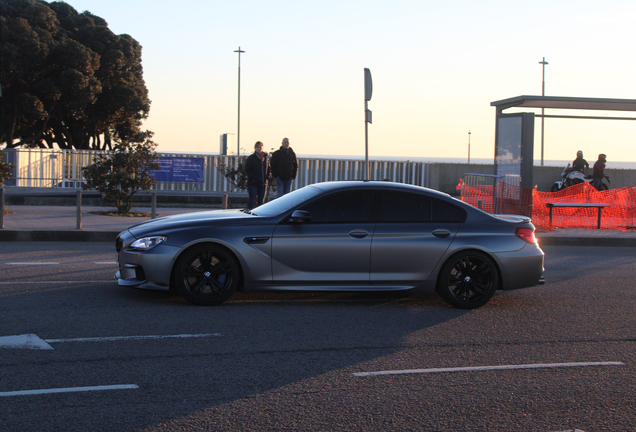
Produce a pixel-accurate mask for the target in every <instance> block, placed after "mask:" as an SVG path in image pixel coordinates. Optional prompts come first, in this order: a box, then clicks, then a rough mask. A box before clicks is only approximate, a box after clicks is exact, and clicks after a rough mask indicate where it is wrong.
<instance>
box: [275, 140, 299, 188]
mask: <svg viewBox="0 0 636 432" xmlns="http://www.w3.org/2000/svg"><path fill="white" fill-rule="evenodd" d="M297 173H298V160H297V159H296V153H294V150H292V148H291V147H290V146H289V139H288V138H283V142H282V145H281V146H280V148H279V149H278V150H276V151H275V152H274V154H273V155H272V177H274V178H275V179H276V191H277V192H276V193H277V196H278V197H281V196H283V195H285V194H286V193H289V192H291V190H292V182H293V181H294V179H295V178H296V174H297Z"/></svg>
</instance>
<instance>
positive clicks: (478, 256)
mask: <svg viewBox="0 0 636 432" xmlns="http://www.w3.org/2000/svg"><path fill="white" fill-rule="evenodd" d="M498 282H499V277H498V274H497V267H496V265H495V263H494V262H493V260H492V259H491V258H490V257H488V256H487V255H486V254H484V253H482V252H479V251H467V252H461V253H459V254H458V255H455V256H453V257H452V258H451V259H450V260H448V261H447V262H446V264H444V267H442V270H441V272H440V275H439V278H438V281H437V292H438V293H439V295H440V296H441V297H442V299H444V301H446V302H447V303H449V304H451V305H453V306H455V307H458V308H460V309H475V308H478V307H481V306H483V305H485V304H486V303H488V302H489V301H490V299H491V298H492V296H493V295H494V294H495V291H497V284H498Z"/></svg>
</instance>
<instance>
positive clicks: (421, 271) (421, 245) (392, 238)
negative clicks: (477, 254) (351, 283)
mask: <svg viewBox="0 0 636 432" xmlns="http://www.w3.org/2000/svg"><path fill="white" fill-rule="evenodd" d="M464 218H465V212H464V210H462V209H461V208H459V207H456V206H453V205H452V204H450V203H448V202H446V201H442V200H438V199H436V198H432V197H429V196H427V195H425V194H418V193H404V192H392V191H382V192H381V193H377V194H376V198H375V199H374V204H373V210H372V213H371V220H374V221H376V222H377V223H376V227H375V232H374V235H373V242H372V244H371V275H370V280H371V284H397V285H399V284H408V285H416V284H418V283H421V282H423V281H424V280H426V279H428V277H429V276H430V274H431V272H432V271H433V269H434V268H435V266H436V265H437V263H438V262H439V260H440V258H441V257H442V255H443V254H444V252H446V250H447V249H448V247H449V246H450V244H451V242H452V241H453V237H454V236H455V234H456V233H457V230H458V228H459V225H460V222H462V221H463V220H464Z"/></svg>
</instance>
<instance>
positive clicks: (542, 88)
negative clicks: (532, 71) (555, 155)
mask: <svg viewBox="0 0 636 432" xmlns="http://www.w3.org/2000/svg"><path fill="white" fill-rule="evenodd" d="M539 64H540V65H542V66H543V77H542V79H541V96H545V65H547V64H549V63H548V62H547V61H545V57H543V61H540V62H539ZM544 114H545V108H541V166H543V119H544V117H543V116H544Z"/></svg>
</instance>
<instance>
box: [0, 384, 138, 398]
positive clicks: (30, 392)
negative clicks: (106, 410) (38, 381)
mask: <svg viewBox="0 0 636 432" xmlns="http://www.w3.org/2000/svg"><path fill="white" fill-rule="evenodd" d="M138 388H139V386H138V385H137V384H118V385H103V386H93V387H69V388H52V389H42V390H20V391H11V392H0V397H2V396H25V395H39V394H48V393H74V392H86V391H102V390H127V389H138Z"/></svg>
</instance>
